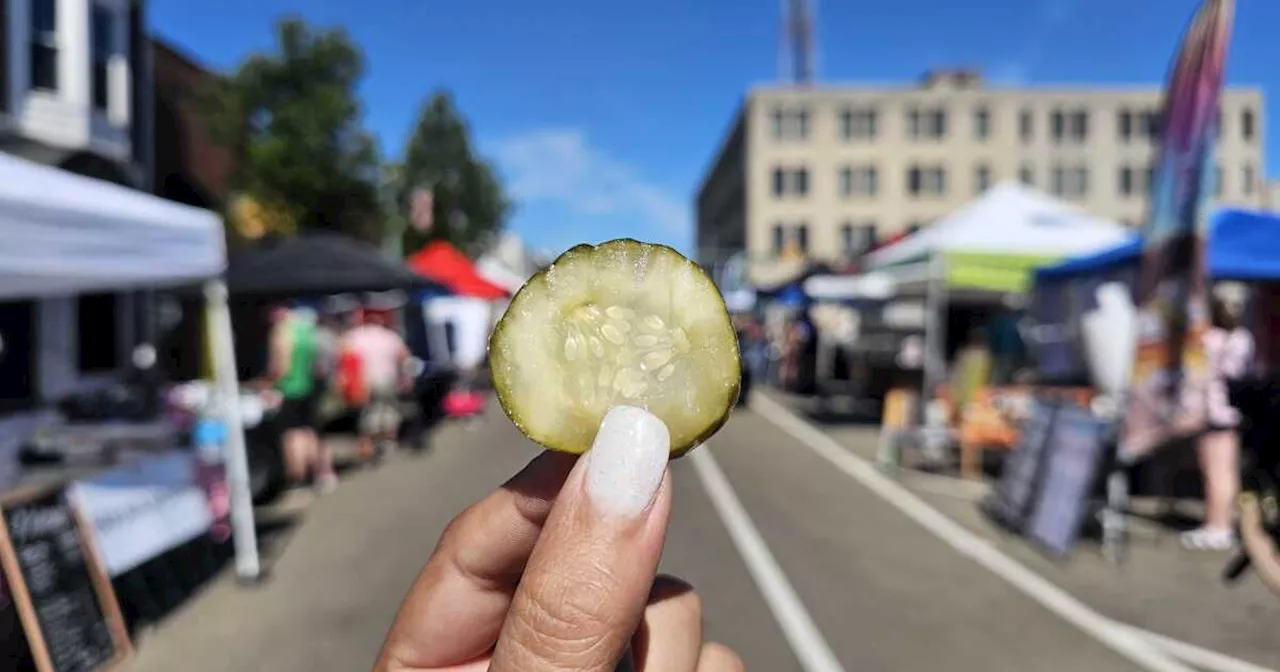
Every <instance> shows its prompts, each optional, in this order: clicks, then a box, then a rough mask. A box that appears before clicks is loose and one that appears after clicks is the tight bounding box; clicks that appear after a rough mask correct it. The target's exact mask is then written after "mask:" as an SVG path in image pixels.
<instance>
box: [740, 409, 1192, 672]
mask: <svg viewBox="0 0 1280 672" xmlns="http://www.w3.org/2000/svg"><path fill="white" fill-rule="evenodd" d="M751 407H752V409H753V410H755V411H756V412H757V413H759V414H760V415H762V416H763V417H765V418H766V419H767V420H769V421H771V422H773V423H774V424H775V425H777V426H778V427H779V428H780V429H782V430H783V431H784V432H786V433H788V434H790V435H791V436H792V437H794V438H795V439H796V440H798V441H800V442H801V443H803V444H805V445H806V446H808V447H809V448H810V449H811V450H813V451H814V452H815V453H817V454H818V455H819V456H821V457H823V458H825V459H826V460H827V461H828V462H830V463H831V464H832V465H834V466H835V467H836V468H838V469H840V470H841V471H843V472H845V473H846V474H848V475H849V476H851V477H852V478H853V479H854V480H856V481H858V482H859V483H861V484H862V485H863V486H865V487H866V488H867V489H869V490H871V491H872V492H874V493H875V494H877V495H879V496H880V497H881V498H882V499H884V500H885V501H886V502H888V503H889V504H892V505H893V506H894V507H895V508H897V509H898V510H899V511H902V513H904V514H905V515H906V516H907V517H908V518H911V519H912V520H914V521H916V523H918V524H920V525H921V526H922V527H924V528H925V529H926V530H928V531H930V532H932V533H933V534H934V536H936V537H938V538H939V539H941V540H942V541H944V542H946V543H947V544H948V545H949V546H951V547H952V548H954V549H955V550H956V551H958V552H959V553H960V554H961V555H964V556H967V557H969V558H970V559H972V560H973V561H974V562H977V563H978V564H979V565H982V566H983V567H984V568H986V569H987V570H989V571H991V572H992V573H994V574H995V575H996V576H999V577H1000V578H1002V579H1004V580H1005V581H1006V582H1008V583H1009V584H1011V585H1013V586H1014V587H1015V588H1017V589H1018V590H1020V591H1022V592H1023V593H1024V594H1025V595H1027V596H1028V597H1030V598H1031V599H1033V600H1035V601H1036V602H1039V603H1040V604H1041V605H1042V606H1044V607H1045V608H1046V609H1048V610H1050V611H1052V612H1054V613H1055V614H1057V615H1058V616H1060V617H1061V618H1063V619H1064V620H1066V621H1067V622H1069V623H1071V624H1073V625H1075V626H1076V627H1078V628H1080V629H1081V630H1083V631H1084V632H1085V633H1087V634H1089V635H1091V636H1093V637H1094V638H1095V639H1097V640H1098V641H1099V642H1101V643H1103V644H1104V645H1106V646H1108V647H1110V648H1111V649H1112V650H1114V651H1115V652H1117V653H1119V654H1120V655H1122V656H1124V657H1126V658H1128V659H1129V660H1131V661H1133V662H1134V663H1136V664H1137V665H1139V666H1141V667H1142V668H1143V669H1146V670H1149V671H1150V672H1193V671H1192V669H1191V668H1189V667H1187V666H1186V665H1183V664H1182V663H1181V662H1179V661H1178V660H1177V659H1175V658H1174V657H1172V656H1171V655H1170V654H1168V653H1166V652H1165V651H1164V650H1163V648H1162V647H1159V646H1157V645H1155V644H1153V643H1152V642H1151V641H1150V640H1148V639H1147V638H1145V637H1142V636H1140V635H1138V634H1136V633H1134V632H1132V631H1130V630H1127V629H1123V628H1120V627H1117V626H1116V624H1115V623H1114V622H1113V621H1111V620H1109V619H1107V618H1106V617H1104V616H1102V615H1101V614H1099V613H1097V612H1095V611H1093V610H1092V609H1090V608H1089V607H1087V606H1085V605H1084V604H1083V603H1082V602H1080V601H1079V600H1077V599H1076V598H1075V597H1073V596H1072V595H1070V594H1069V593H1067V592H1066V591H1064V590H1062V589H1061V588H1059V587H1057V586H1055V585H1054V584H1052V583H1050V582H1049V581H1048V580H1046V579H1044V578H1043V577H1041V576H1040V575H1038V574H1036V573H1035V572H1033V571H1031V570H1029V569H1027V568H1026V567H1025V566H1023V565H1022V564H1020V563H1018V561H1016V560H1014V559H1013V558H1011V557H1009V556H1007V555H1005V554H1004V553H1002V552H1001V551H999V550H998V549H996V548H995V547H994V546H993V545H991V544H990V543H989V542H987V541H986V540H984V539H982V538H981V537H979V536H978V535H976V534H974V533H972V532H970V531H969V530H966V529H965V528H963V527H961V526H960V524H959V523H956V522H955V521H953V520H951V519H950V518H947V517H946V516H944V515H942V514H941V513H939V512H938V511H937V510H936V509H934V508H933V507H931V506H929V505H928V504H926V503H925V502H924V500H922V499H920V498H919V497H917V496H916V495H914V494H912V493H911V492H910V491H908V490H907V489H906V488H904V487H902V486H901V485H899V484H898V483H896V482H894V481H893V480H891V479H889V478H888V477H886V476H885V475H884V474H882V473H880V472H879V471H878V470H877V469H876V468H875V467H874V466H872V465H871V464H870V463H868V462H867V461H866V460H863V459H862V458H860V457H858V456H857V455H854V454H853V453H851V452H849V451H848V450H845V449H844V448H843V447H842V446H840V444H838V443H836V442H835V440H834V439H832V438H831V437H829V436H827V435H826V434H825V433H823V432H822V431H821V430H819V429H818V428H816V427H814V426H812V425H810V424H809V423H807V422H805V421H804V420H801V419H800V418H799V417H796V415H795V414H794V413H792V412H791V411H790V410H788V409H786V408H784V407H783V406H782V405H780V404H779V403H778V402H776V401H774V400H772V399H770V398H768V397H766V396H765V395H763V394H757V395H755V396H754V397H753V398H752V400H751Z"/></svg>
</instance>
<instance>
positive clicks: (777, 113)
mask: <svg viewBox="0 0 1280 672" xmlns="http://www.w3.org/2000/svg"><path fill="white" fill-rule="evenodd" d="M771 123H772V126H773V138H774V139H775V140H804V139H806V138H808V137H809V110H807V109H805V108H803V107H801V108H796V109H792V110H788V109H786V108H783V107H775V108H774V109H773V114H772V116H771Z"/></svg>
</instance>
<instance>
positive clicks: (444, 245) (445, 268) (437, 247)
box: [405, 240, 509, 300]
mask: <svg viewBox="0 0 1280 672" xmlns="http://www.w3.org/2000/svg"><path fill="white" fill-rule="evenodd" d="M405 263H406V264H408V266H409V268H411V269H413V271H414V272H415V273H417V274H418V275H421V276H423V277H425V278H427V279H428V280H432V281H434V282H438V283H440V284H442V285H444V286H445V287H448V288H449V290H450V291H452V292H453V293H454V294H457V295H459V296H469V297H473V298H477V299H487V300H496V299H505V298H507V296H509V294H508V293H507V290H505V289H503V288H502V287H499V286H498V285H495V284H493V283H492V282H489V281H488V280H485V279H484V277H482V276H481V275H480V272H479V271H477V270H476V267H475V264H473V263H471V260H470V259H468V258H467V257H466V255H464V254H462V253H461V252H459V251H458V249H457V248H455V247H454V246H452V245H450V244H449V243H448V242H446V241H443V240H437V241H434V242H432V243H429V244H428V245H427V246H426V247H424V248H422V249H421V250H419V251H418V252H416V253H414V254H413V256H411V257H409V258H408V259H407V260H406V261H405Z"/></svg>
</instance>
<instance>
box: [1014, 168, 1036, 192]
mask: <svg viewBox="0 0 1280 672" xmlns="http://www.w3.org/2000/svg"><path fill="white" fill-rule="evenodd" d="M1018 181H1020V182H1022V183H1023V184H1025V185H1027V186H1028V187H1033V186H1035V184H1036V171H1035V169H1034V168H1032V167H1031V166H1025V165H1024V166H1023V167H1022V168H1019V169H1018Z"/></svg>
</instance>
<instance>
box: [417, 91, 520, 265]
mask: <svg viewBox="0 0 1280 672" xmlns="http://www.w3.org/2000/svg"><path fill="white" fill-rule="evenodd" d="M397 168H398V169H397V170H396V171H395V172H396V173H397V174H396V175H395V176H394V182H395V184H394V186H393V188H394V191H395V192H396V193H395V201H396V204H397V206H398V209H399V215H400V218H401V220H402V221H405V222H408V221H409V215H410V212H411V207H412V199H413V193H414V191H415V190H416V189H419V188H427V189H431V190H432V194H433V197H434V198H433V205H432V220H433V224H432V226H431V228H430V229H429V230H428V231H426V232H425V233H423V232H419V231H417V230H415V229H413V228H412V227H411V226H410V227H408V228H407V230H406V231H405V234H404V249H405V250H406V251H407V252H410V253H411V252H413V251H414V250H416V249H419V248H421V247H422V246H423V245H425V244H426V243H427V242H428V241H431V240H437V239H444V240H447V241H449V242H450V243H452V244H453V245H455V246H456V247H458V249H460V250H462V251H463V252H466V253H468V254H473V255H474V254H478V253H480V252H481V251H482V250H483V249H484V248H485V246H486V245H488V244H489V242H490V241H491V240H492V239H493V237H494V236H495V235H496V234H497V233H499V232H500V231H501V230H502V227H503V224H504V223H505V221H506V218H507V215H508V214H509V213H510V210H511V203H510V201H508V199H507V197H506V195H505V194H504V192H503V189H502V184H501V182H500V181H499V179H498V176H497V174H496V173H495V171H494V169H493V167H492V166H491V165H490V164H489V163H488V162H487V161H485V160H484V159H483V158H482V157H480V156H478V155H477V154H476V153H475V151H474V150H473V149H472V147H471V141H470V140H469V138H468V129H467V125H466V122H465V121H464V120H463V118H462V115H461V114H460V113H459V112H458V110H457V108H456V107H455V106H454V104H453V99H452V97H451V96H450V95H449V94H448V93H447V92H443V91H438V92H436V93H434V94H432V95H431V97H430V98H429V99H428V100H427V101H426V102H425V103H424V104H423V106H422V111H421V113H419V115H418V122H417V125H416V126H415V127H414V130H413V133H412V134H411V136H410V137H409V140H408V143H407V145H406V147H405V152H404V162H403V164H402V165H400V166H398V167H397Z"/></svg>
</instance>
